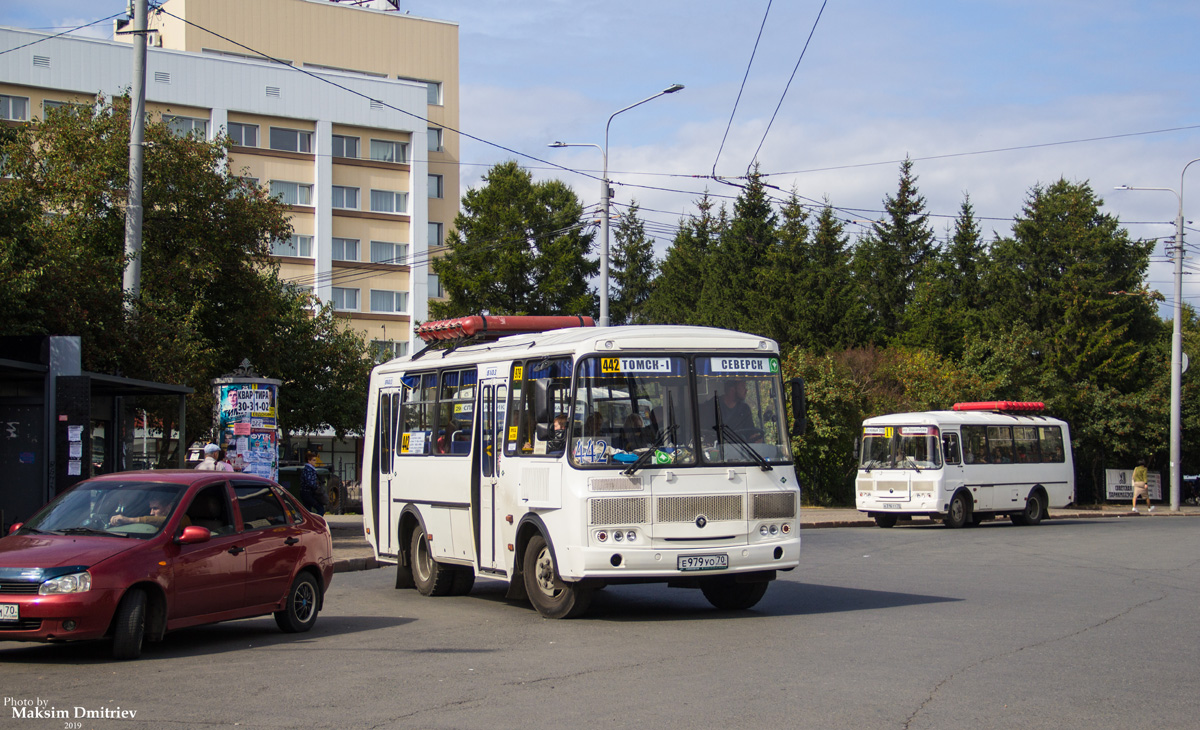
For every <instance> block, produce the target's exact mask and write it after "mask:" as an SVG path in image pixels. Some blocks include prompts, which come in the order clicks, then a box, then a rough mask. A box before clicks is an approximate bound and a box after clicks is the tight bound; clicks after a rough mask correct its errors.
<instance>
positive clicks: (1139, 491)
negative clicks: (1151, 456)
mask: <svg viewBox="0 0 1200 730" xmlns="http://www.w3.org/2000/svg"><path fill="white" fill-rule="evenodd" d="M1138 497H1145V498H1146V506H1147V507H1149V508H1150V509H1148V510H1146V511H1147V512H1153V511H1154V505H1152V504H1150V485H1149V484H1148V483H1147V482H1146V462H1145V461H1139V462H1138V465H1137V466H1136V467H1135V468H1134V470H1133V511H1134V513H1135V514H1136V513H1137V511H1138V508H1137V503H1138Z"/></svg>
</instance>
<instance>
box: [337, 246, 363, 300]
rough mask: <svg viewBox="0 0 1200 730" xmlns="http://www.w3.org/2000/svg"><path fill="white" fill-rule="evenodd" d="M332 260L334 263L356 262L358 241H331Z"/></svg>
mask: <svg viewBox="0 0 1200 730" xmlns="http://www.w3.org/2000/svg"><path fill="white" fill-rule="evenodd" d="M333 260H334V261H358V239H357V238H335V239H333ZM356 291H357V290H356Z"/></svg>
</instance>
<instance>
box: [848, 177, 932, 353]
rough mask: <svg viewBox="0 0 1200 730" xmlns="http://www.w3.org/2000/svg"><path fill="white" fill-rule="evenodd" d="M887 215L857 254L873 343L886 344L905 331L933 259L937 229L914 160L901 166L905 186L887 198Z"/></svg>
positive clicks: (857, 271)
mask: <svg viewBox="0 0 1200 730" xmlns="http://www.w3.org/2000/svg"><path fill="white" fill-rule="evenodd" d="M884 212H885V216H884V218H883V219H882V220H880V221H877V222H875V223H874V224H872V226H871V232H870V233H869V234H868V235H867V236H866V237H864V238H863V239H862V240H861V241H859V244H858V246H857V247H856V248H855V251H854V262H853V267H854V273H855V278H856V279H857V280H858V282H859V285H860V290H861V296H862V300H863V302H864V304H865V305H866V308H867V313H868V317H869V320H870V329H871V333H872V334H871V341H872V342H875V343H880V344H882V343H884V342H887V341H889V340H891V339H893V338H896V337H897V336H899V335H900V334H901V333H902V332H903V329H904V328H903V325H904V321H905V310H906V309H907V308H908V306H909V303H910V302H911V301H912V300H913V298H914V296H915V289H916V284H917V282H918V281H920V280H921V279H922V277H923V276H924V275H925V267H926V265H927V264H928V263H929V261H930V259H931V258H932V257H933V253H934V243H933V240H934V239H933V231H932V230H931V229H930V228H929V214H928V213H927V212H926V211H925V198H924V197H923V196H922V195H920V193H919V192H918V191H917V177H916V175H914V174H913V162H912V160H911V159H907V158H906V159H905V160H904V162H902V163H901V164H900V184H899V187H898V189H897V191H896V194H895V195H894V196H891V195H889V196H888V197H887V198H886V199H885V200H884Z"/></svg>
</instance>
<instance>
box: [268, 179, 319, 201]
mask: <svg viewBox="0 0 1200 730" xmlns="http://www.w3.org/2000/svg"><path fill="white" fill-rule="evenodd" d="M271 197H272V198H280V199H281V201H282V202H283V204H284V205H312V185H309V184H307V183H294V182H284V181H282V180H272V181H271Z"/></svg>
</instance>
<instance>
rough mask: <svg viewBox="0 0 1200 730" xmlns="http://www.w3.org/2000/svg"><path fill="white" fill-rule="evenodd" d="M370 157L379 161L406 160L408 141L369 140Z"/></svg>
mask: <svg viewBox="0 0 1200 730" xmlns="http://www.w3.org/2000/svg"><path fill="white" fill-rule="evenodd" d="M371 159H372V160H379V161H380V162H408V143H407V142H392V141H390V140H386V139H373V140H371Z"/></svg>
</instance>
